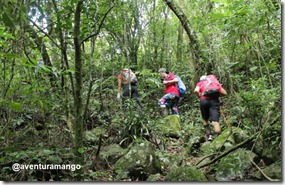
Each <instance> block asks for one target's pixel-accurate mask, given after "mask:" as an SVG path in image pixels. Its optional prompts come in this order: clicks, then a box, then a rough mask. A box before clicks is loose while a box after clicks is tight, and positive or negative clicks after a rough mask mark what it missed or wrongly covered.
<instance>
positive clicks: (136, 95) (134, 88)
mask: <svg viewBox="0 0 285 185" xmlns="http://www.w3.org/2000/svg"><path fill="white" fill-rule="evenodd" d="M131 92H132V93H131V96H132V98H133V99H135V101H136V104H137V109H138V110H139V112H140V113H142V105H141V102H140V100H139V93H138V88H137V86H134V85H133V86H132V91H131Z"/></svg>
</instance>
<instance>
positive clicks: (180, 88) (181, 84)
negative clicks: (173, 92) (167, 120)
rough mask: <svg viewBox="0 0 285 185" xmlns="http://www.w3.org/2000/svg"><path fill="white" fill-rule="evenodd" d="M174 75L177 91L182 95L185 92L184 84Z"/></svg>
mask: <svg viewBox="0 0 285 185" xmlns="http://www.w3.org/2000/svg"><path fill="white" fill-rule="evenodd" d="M175 77H176V78H177V79H178V91H179V93H180V97H183V96H184V95H185V94H186V86H185V84H184V83H183V81H182V80H181V78H180V77H179V76H178V75H175Z"/></svg>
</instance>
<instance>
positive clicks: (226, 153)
mask: <svg viewBox="0 0 285 185" xmlns="http://www.w3.org/2000/svg"><path fill="white" fill-rule="evenodd" d="M258 134H259V132H257V133H255V134H254V135H253V136H251V137H250V138H248V139H247V140H245V141H243V142H241V143H239V144H238V145H236V146H235V147H233V148H231V149H229V150H227V151H225V152H224V153H222V154H220V155H218V156H217V157H216V158H214V159H213V160H212V161H210V162H208V163H206V164H203V165H202V166H197V169H200V168H204V167H206V166H209V165H210V164H213V163H215V162H216V161H218V160H219V159H221V158H222V157H224V156H226V155H228V154H229V153H231V152H233V151H235V150H236V149H238V148H240V147H241V146H243V145H245V144H247V143H248V142H250V141H251V140H253V139H254V138H255V137H256V136H257V135H258Z"/></svg>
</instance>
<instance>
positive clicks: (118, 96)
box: [117, 76, 122, 98]
mask: <svg viewBox="0 0 285 185" xmlns="http://www.w3.org/2000/svg"><path fill="white" fill-rule="evenodd" d="M117 79H118V94H117V98H120V96H121V89H122V77H121V76H118V77H117Z"/></svg>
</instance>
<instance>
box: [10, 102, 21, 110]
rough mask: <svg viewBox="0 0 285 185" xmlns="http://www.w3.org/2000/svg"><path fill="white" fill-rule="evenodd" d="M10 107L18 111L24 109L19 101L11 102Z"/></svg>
mask: <svg viewBox="0 0 285 185" xmlns="http://www.w3.org/2000/svg"><path fill="white" fill-rule="evenodd" d="M10 107H11V108H13V109H14V110H16V111H22V110H23V106H22V104H20V103H18V102H12V103H10Z"/></svg>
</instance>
